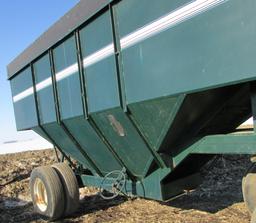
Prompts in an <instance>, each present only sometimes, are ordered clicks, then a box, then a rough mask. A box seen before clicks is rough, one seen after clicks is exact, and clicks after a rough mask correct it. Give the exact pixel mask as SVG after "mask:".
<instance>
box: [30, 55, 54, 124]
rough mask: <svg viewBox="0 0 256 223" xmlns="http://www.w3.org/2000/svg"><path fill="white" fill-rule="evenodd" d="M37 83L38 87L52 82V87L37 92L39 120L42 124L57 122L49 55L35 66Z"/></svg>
mask: <svg viewBox="0 0 256 223" xmlns="http://www.w3.org/2000/svg"><path fill="white" fill-rule="evenodd" d="M33 68H34V75H35V83H36V85H38V84H39V83H41V82H42V81H48V82H50V85H48V86H46V87H44V88H42V89H40V90H39V89H38V90H37V101H38V110H39V118H40V123H41V124H46V123H51V122H56V112H55V103H54V97H53V87H52V81H51V67H50V60H49V55H48V54H46V55H45V56H44V57H42V58H41V59H39V60H38V61H36V62H35V63H34V64H33ZM36 89H37V88H36Z"/></svg>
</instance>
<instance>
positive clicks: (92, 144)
mask: <svg viewBox="0 0 256 223" xmlns="http://www.w3.org/2000/svg"><path fill="white" fill-rule="evenodd" d="M63 122H64V124H65V125H66V127H67V128H68V129H69V130H70V132H71V134H72V135H74V136H75V138H76V139H77V141H78V142H79V144H80V145H81V146H82V147H83V149H84V150H85V151H86V152H87V153H88V154H89V155H90V157H91V159H92V160H93V161H94V162H95V164H96V165H97V167H98V168H99V169H100V170H101V172H102V173H103V174H107V173H109V172H110V171H113V170H121V169H122V167H121V166H120V164H119V163H118V162H117V161H116V160H115V158H114V157H113V155H112V154H111V152H110V151H109V150H108V148H107V146H106V145H105V144H104V143H103V141H102V140H101V139H100V138H99V136H98V135H97V134H96V133H95V131H94V129H93V128H92V127H91V125H90V124H89V123H88V121H85V119H84V117H77V118H73V119H67V120H64V121H63Z"/></svg>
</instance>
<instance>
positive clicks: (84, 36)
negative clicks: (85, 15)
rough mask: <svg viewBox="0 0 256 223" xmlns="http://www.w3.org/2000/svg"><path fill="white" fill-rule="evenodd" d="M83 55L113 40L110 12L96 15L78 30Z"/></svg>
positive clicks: (87, 54)
mask: <svg viewBox="0 0 256 223" xmlns="http://www.w3.org/2000/svg"><path fill="white" fill-rule="evenodd" d="M80 41H81V48H82V54H83V57H86V56H89V55H91V54H93V53H95V52H97V51H98V50H99V49H102V48H104V47H106V46H107V45H109V44H110V43H112V42H113V37H112V27H111V17H110V12H109V11H107V12H105V13H104V14H101V15H100V16H98V17H97V18H96V19H95V20H93V21H92V22H90V23H89V24H87V25H86V26H85V27H84V28H82V29H81V30H80Z"/></svg>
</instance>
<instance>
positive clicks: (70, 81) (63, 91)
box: [53, 37, 83, 119]
mask: <svg viewBox="0 0 256 223" xmlns="http://www.w3.org/2000/svg"><path fill="white" fill-rule="evenodd" d="M53 57H54V65H55V67H54V68H55V74H56V80H57V89H58V96H59V102H60V103H59V106H60V113H61V118H62V119H67V118H72V117H76V116H81V115H83V107H82V96H81V88H80V82H79V73H78V68H77V69H75V70H74V72H72V71H68V70H66V69H70V67H71V66H74V67H77V66H78V65H77V53H76V43H75V38H74V37H71V38H69V39H67V40H66V41H64V42H63V43H62V44H60V45H59V46H58V47H56V48H55V49H54V50H53ZM61 72H62V73H61ZM66 74H69V75H68V76H67V77H65V78H63V77H62V76H65V75H66ZM62 78H63V79H62ZM58 79H60V80H58Z"/></svg>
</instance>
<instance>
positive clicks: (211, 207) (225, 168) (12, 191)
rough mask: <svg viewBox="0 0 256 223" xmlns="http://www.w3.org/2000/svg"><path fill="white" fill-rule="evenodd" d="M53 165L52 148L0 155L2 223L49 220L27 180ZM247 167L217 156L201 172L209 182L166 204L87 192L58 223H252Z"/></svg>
mask: <svg viewBox="0 0 256 223" xmlns="http://www.w3.org/2000/svg"><path fill="white" fill-rule="evenodd" d="M53 162H55V156H54V153H53V151H51V150H44V151H36V152H25V153H18V154H12V155H2V156H0V222H1V223H4V222H45V221H44V220H42V219H41V218H40V216H38V215H37V214H35V213H34V212H33V207H32V203H31V200H30V197H29V188H28V182H29V178H28V177H29V174H30V172H31V170H32V168H34V167H37V166H41V165H47V164H51V163H53ZM249 165H250V161H249V157H247V156H224V157H218V158H217V159H216V161H215V162H214V163H213V165H212V166H210V165H208V166H206V167H205V168H204V169H202V172H201V173H202V175H204V176H205V181H204V183H203V184H202V185H201V186H200V188H198V190H196V191H194V192H192V193H190V194H189V195H186V196H183V197H180V198H178V199H176V200H174V201H170V202H168V203H160V202H156V201H150V200H145V199H139V198H138V199H133V200H130V199H126V198H124V197H118V198H116V199H114V200H111V201H105V200H102V199H101V198H100V196H99V195H97V190H96V189H92V188H90V189H88V188H83V189H81V195H80V207H79V210H78V211H77V212H76V213H75V214H74V216H72V217H70V218H67V219H64V220H61V221H59V222H95V223H96V222H170V223H172V222H173V223H178V222H180V223H181V222H188V223H204V222H207V223H224V222H225V223H231V222H234V223H248V222H250V216H249V214H248V212H247V210H246V207H245V205H244V203H243V199H242V193H241V179H242V176H243V174H244V173H245V171H246V169H247V168H248V167H249ZM207 170H210V174H208V173H209V172H208V171H207Z"/></svg>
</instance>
